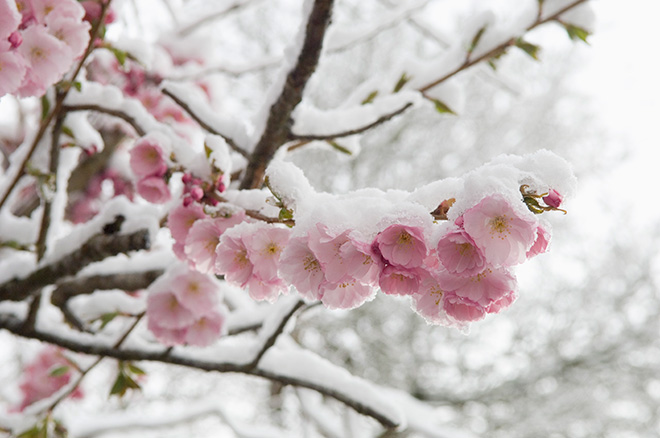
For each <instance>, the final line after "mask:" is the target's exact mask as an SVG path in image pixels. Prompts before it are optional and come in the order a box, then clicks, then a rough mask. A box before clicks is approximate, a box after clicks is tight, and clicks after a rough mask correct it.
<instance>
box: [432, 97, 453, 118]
mask: <svg viewBox="0 0 660 438" xmlns="http://www.w3.org/2000/svg"><path fill="white" fill-rule="evenodd" d="M433 103H434V104H435V110H436V111H437V112H439V113H440V114H453V115H456V113H455V112H454V111H453V110H452V109H451V108H449V107H448V106H447V104H445V103H444V102H442V101H440V100H438V99H433Z"/></svg>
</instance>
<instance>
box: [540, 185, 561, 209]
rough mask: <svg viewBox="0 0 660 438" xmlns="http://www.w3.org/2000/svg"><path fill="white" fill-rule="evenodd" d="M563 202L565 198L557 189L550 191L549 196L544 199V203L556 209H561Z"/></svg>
mask: <svg viewBox="0 0 660 438" xmlns="http://www.w3.org/2000/svg"><path fill="white" fill-rule="evenodd" d="M563 200H564V197H563V196H562V195H561V193H559V192H558V191H557V190H555V189H550V190H549V191H548V195H547V196H544V197H543V202H545V203H546V205H548V206H550V207H554V208H559V206H560V205H561V203H562V201H563Z"/></svg>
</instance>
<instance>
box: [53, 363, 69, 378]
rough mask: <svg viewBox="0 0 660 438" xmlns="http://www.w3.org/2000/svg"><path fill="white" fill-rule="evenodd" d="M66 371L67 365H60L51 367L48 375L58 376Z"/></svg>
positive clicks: (67, 370)
mask: <svg viewBox="0 0 660 438" xmlns="http://www.w3.org/2000/svg"><path fill="white" fill-rule="evenodd" d="M68 372H69V366H68V365H62V366H59V367H55V368H53V369H52V370H51V371H50V373H48V375H49V376H51V377H59V376H63V375H65V374H66V373H68Z"/></svg>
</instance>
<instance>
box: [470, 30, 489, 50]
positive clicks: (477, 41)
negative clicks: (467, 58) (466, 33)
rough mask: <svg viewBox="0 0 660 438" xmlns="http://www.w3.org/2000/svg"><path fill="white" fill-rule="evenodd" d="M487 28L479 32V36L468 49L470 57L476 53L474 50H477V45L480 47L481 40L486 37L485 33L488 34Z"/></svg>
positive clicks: (473, 39)
mask: <svg viewBox="0 0 660 438" xmlns="http://www.w3.org/2000/svg"><path fill="white" fill-rule="evenodd" d="M486 27H487V26H484V27H482V28H481V29H479V31H478V32H477V34H476V35H475V36H474V38H472V42H471V43H470V47H469V48H468V55H469V54H471V53H472V52H474V49H476V48H477V45H479V40H481V37H482V36H484V32H486Z"/></svg>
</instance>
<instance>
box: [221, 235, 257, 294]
mask: <svg viewBox="0 0 660 438" xmlns="http://www.w3.org/2000/svg"><path fill="white" fill-rule="evenodd" d="M248 225H251V224H245V225H237V226H235V227H233V228H230V229H229V230H227V231H226V232H225V233H224V234H223V235H222V237H221V238H220V244H219V245H218V247H217V249H216V256H217V257H216V262H215V273H216V274H220V275H224V276H225V279H226V280H227V281H229V282H231V283H234V284H237V285H239V286H241V287H243V286H245V285H246V284H247V282H248V281H249V280H250V278H251V277H252V271H253V270H254V265H253V264H252V262H251V261H250V258H249V257H248V249H247V245H246V244H245V241H244V239H243V234H242V233H243V231H246V226H248ZM247 231H249V229H248V230H247Z"/></svg>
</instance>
